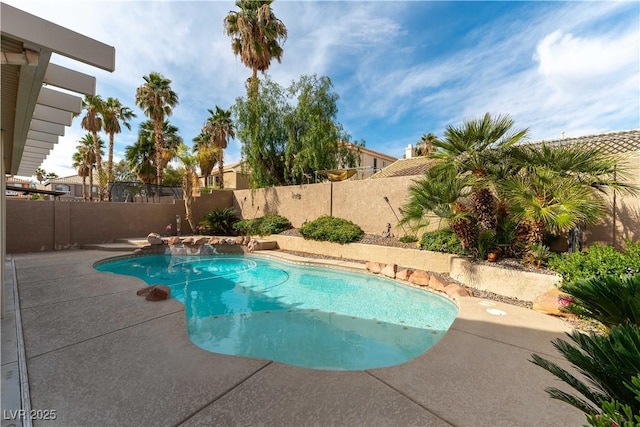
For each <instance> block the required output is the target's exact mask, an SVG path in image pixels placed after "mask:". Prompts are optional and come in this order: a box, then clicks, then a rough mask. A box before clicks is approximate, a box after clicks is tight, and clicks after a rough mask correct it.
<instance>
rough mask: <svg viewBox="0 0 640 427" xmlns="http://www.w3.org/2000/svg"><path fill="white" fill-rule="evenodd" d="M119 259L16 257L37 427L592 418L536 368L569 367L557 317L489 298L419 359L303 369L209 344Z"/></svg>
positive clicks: (468, 303)
mask: <svg viewBox="0 0 640 427" xmlns="http://www.w3.org/2000/svg"><path fill="white" fill-rule="evenodd" d="M129 253H130V252H129ZM119 254H121V253H119V252H103V251H96V250H67V251H58V252H45V253H37V254H19V255H12V256H11V257H10V261H9V263H8V264H10V265H8V266H7V270H6V274H7V276H9V277H7V279H9V280H8V281H7V283H8V285H7V294H6V295H5V297H6V298H7V301H8V302H11V301H12V300H11V298H12V297H13V294H12V291H13V289H12V288H13V286H11V285H12V284H15V285H17V290H18V292H19V309H20V312H19V318H21V324H22V329H23V333H24V353H25V355H26V367H27V370H28V388H29V393H30V404H31V409H32V410H34V411H35V410H39V411H45V410H55V414H56V419H55V420H47V421H44V420H34V421H33V424H34V425H36V426H38V425H43V426H55V425H59V426H143V425H154V426H196V425H278V426H301V425H350V426H356V425H357V426H359V425H376V426H378V425H379V426H400V425H406V426H408V425H443V426H444V425H456V426H557V425H563V426H570V425H582V424H584V422H585V417H584V415H583V414H582V413H581V412H579V411H577V410H576V409H574V408H572V407H570V406H569V405H566V404H563V403H560V402H558V401H555V400H552V399H550V398H549V397H548V395H547V394H546V393H545V392H544V388H545V387H547V386H551V385H553V386H561V384H560V383H559V381H557V380H555V378H554V377H553V376H551V375H550V374H549V373H547V372H546V371H544V370H543V369H541V368H539V367H537V366H535V365H533V364H532V363H530V362H529V361H528V359H529V358H530V356H531V353H533V352H535V353H539V354H543V355H544V356H545V357H547V358H550V359H552V360H554V361H556V362H557V363H559V364H560V365H562V366H566V362H565V361H564V359H562V358H560V357H559V356H558V353H557V352H556V351H555V349H554V348H553V347H552V345H551V343H550V341H551V340H552V339H554V338H556V337H559V336H562V335H563V333H564V332H565V331H568V326H567V325H566V324H565V323H564V322H563V321H561V320H559V319H557V318H553V317H550V316H546V315H543V314H541V313H538V312H534V311H531V310H527V309H523V308H520V307H515V306H511V305H506V304H502V303H498V302H491V304H495V305H493V306H492V307H491V308H496V309H499V310H502V311H504V312H505V313H506V314H505V315H502V316H497V315H492V314H490V313H489V312H487V308H488V307H487V306H486V305H484V304H480V303H481V302H482V301H481V300H479V299H476V298H463V299H461V301H460V313H459V316H458V318H457V319H456V321H455V322H454V324H453V325H452V327H451V329H450V330H449V332H448V333H447V334H446V335H445V337H444V338H443V339H442V340H441V341H440V342H439V343H438V344H436V346H435V347H433V348H432V349H431V350H429V351H428V352H427V353H425V354H423V355H422V356H420V357H418V358H417V359H415V360H413V361H410V362H408V363H405V364H403V365H398V366H394V367H390V368H383V369H374V370H367V371H357V372H339V371H320V370H310V369H303V368H298V367H291V366H287V365H284V364H280V363H276V362H271V361H268V360H258V359H249V358H243V357H233V356H226V355H220V354H215V353H209V352H206V351H204V350H202V349H200V348H198V347H196V346H195V345H194V344H192V343H191V341H190V340H189V337H188V335H187V332H186V322H185V308H184V306H183V305H182V304H181V303H179V302H178V301H176V300H168V301H162V302H155V303H151V302H148V301H145V300H144V299H143V298H140V297H137V296H136V294H135V292H136V290H138V289H140V288H141V287H143V286H144V283H143V282H142V281H140V280H138V279H135V278H132V277H126V276H117V275H109V274H104V273H100V272H97V271H95V270H94V269H93V268H92V265H93V263H94V262H96V261H98V260H100V259H104V258H107V257H112V256H116V255H119ZM14 266H15V269H14V268H13V267H14ZM14 271H15V276H14ZM10 293H11V294H10ZM12 308H13V307H12V306H11V305H9V304H8V313H7V316H6V318H5V319H4V320H3V323H2V332H3V333H2V340H3V343H2V344H3V345H2V394H3V395H2V402H3V409H4V410H5V411H4V414H5V416H4V417H3V421H2V426H8V425H11V424H12V423H13V424H16V425H20V424H19V423H17V422H16V421H15V420H7V419H6V417H7V413H8V410H10V409H13V410H15V409H18V408H17V407H16V406H15V405H17V404H19V402H20V400H19V389H18V385H19V384H20V381H19V380H18V379H17V366H18V362H19V361H18V353H19V351H17V348H18V345H19V340H13V341H12V340H11V334H10V332H11V328H12V327H13V326H14V325H15V322H13V323H12V322H11V320H12V319H15V316H14V315H15V313H14V312H13V311H12ZM9 371H11V372H12V375H11V376H9V375H8V374H7V372H9ZM23 384H24V383H23ZM11 392H13V397H11V395H10V393H11ZM16 393H17V394H16ZM9 405H14V406H13V407H11V406H9ZM25 425H27V424H25Z"/></svg>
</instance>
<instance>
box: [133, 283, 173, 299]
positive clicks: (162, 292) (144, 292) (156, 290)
mask: <svg viewBox="0 0 640 427" xmlns="http://www.w3.org/2000/svg"><path fill="white" fill-rule="evenodd" d="M136 295H138V296H141V297H144V298H145V299H146V300H147V301H163V300H166V299H169V298H171V289H170V288H169V287H168V286H165V285H151V286H147V287H146V288H142V289H139V290H138V291H137V292H136Z"/></svg>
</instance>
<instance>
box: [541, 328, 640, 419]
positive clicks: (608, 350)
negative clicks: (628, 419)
mask: <svg viewBox="0 0 640 427" xmlns="http://www.w3.org/2000/svg"><path fill="white" fill-rule="evenodd" d="M567 335H568V336H569V338H570V339H571V341H573V343H574V344H575V345H572V344H570V343H569V342H567V341H564V340H562V339H556V340H554V341H553V346H554V347H555V348H556V349H557V350H558V351H559V352H560V353H561V354H562V355H563V356H564V358H565V359H566V360H567V361H568V362H569V363H571V364H572V365H573V366H574V367H575V368H577V370H578V372H580V373H582V374H583V375H584V376H585V377H586V379H587V380H588V381H586V382H583V381H581V380H580V379H578V378H577V377H575V376H574V375H572V374H571V373H569V372H568V371H567V370H565V369H563V368H561V367H560V366H558V365H557V364H555V363H553V362H551V361H549V360H547V359H544V358H542V357H541V356H539V355H537V354H533V355H532V360H531V362H533V363H534V364H536V365H538V366H540V367H542V368H544V369H546V370H547V371H549V372H551V373H552V374H553V375H555V376H556V377H557V378H559V379H560V380H562V381H564V382H565V383H566V384H568V385H570V386H571V387H573V388H574V389H575V390H576V391H578V392H579V393H580V394H581V395H582V396H584V398H582V397H579V396H575V395H571V394H569V393H566V392H564V391H561V390H559V389H557V388H555V387H548V388H546V389H545V391H546V392H547V393H549V395H550V396H551V397H552V398H554V399H558V400H561V401H563V402H566V403H568V404H570V405H572V406H574V407H576V408H578V409H580V410H581V411H583V412H585V413H587V414H596V413H597V412H598V410H597V409H596V408H599V407H600V405H601V404H602V402H609V401H611V400H613V399H615V400H617V401H618V402H619V403H620V404H622V405H628V406H629V407H630V408H631V410H632V411H633V413H636V414H638V413H640V401H638V400H636V398H635V397H636V396H635V393H634V392H633V391H632V390H631V389H630V388H629V387H628V386H627V385H626V384H628V383H629V382H630V381H632V378H633V377H634V376H636V375H638V367H639V366H640V351H638V349H640V327H638V326H637V325H633V324H629V323H625V324H622V325H618V326H614V327H613V328H612V329H611V331H610V333H609V335H605V336H600V335H596V334H595V333H591V334H589V335H587V334H584V333H581V332H579V331H573V332H571V333H570V334H567ZM585 398H586V400H585Z"/></svg>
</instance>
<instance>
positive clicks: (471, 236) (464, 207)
mask: <svg viewBox="0 0 640 427" xmlns="http://www.w3.org/2000/svg"><path fill="white" fill-rule="evenodd" d="M475 181H476V178H475V177H474V176H473V175H469V174H467V175H460V174H458V173H457V170H456V169H455V168H453V167H448V168H444V167H443V168H432V169H429V170H427V172H426V173H425V175H424V176H423V177H422V178H420V179H418V180H415V181H414V182H413V184H412V185H411V186H410V187H409V200H408V201H407V203H406V204H405V205H404V206H403V207H402V208H401V209H400V212H401V214H402V219H401V220H400V223H401V224H412V223H414V224H415V223H417V224H425V223H428V218H427V217H426V216H427V214H428V213H429V212H431V213H433V214H435V215H436V216H437V217H439V218H441V219H442V220H444V221H445V222H446V223H447V224H448V225H449V227H451V230H452V231H453V232H454V233H455V234H456V236H458V238H459V239H460V243H461V244H462V247H463V249H466V250H470V251H472V252H473V251H475V249H476V246H477V240H478V227H477V223H476V218H475V216H474V215H473V214H472V212H471V211H472V208H471V202H470V195H471V192H470V189H471V187H472V186H473V184H474V182H475Z"/></svg>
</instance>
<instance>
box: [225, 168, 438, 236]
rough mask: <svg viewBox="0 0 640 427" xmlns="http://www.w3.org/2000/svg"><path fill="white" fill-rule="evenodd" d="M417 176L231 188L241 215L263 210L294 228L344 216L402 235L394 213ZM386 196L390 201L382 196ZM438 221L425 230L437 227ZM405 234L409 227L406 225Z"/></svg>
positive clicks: (369, 230)
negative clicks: (388, 227) (284, 219)
mask: <svg viewBox="0 0 640 427" xmlns="http://www.w3.org/2000/svg"><path fill="white" fill-rule="evenodd" d="M415 178H416V177H395V178H380V179H371V180H358V181H344V182H334V183H321V184H309V185H295V186H287V187H272V188H266V189H258V190H242V191H234V196H233V197H234V202H233V205H234V207H235V208H236V209H237V210H238V211H239V212H240V213H241V215H242V217H243V218H255V217H259V216H262V215H264V213H265V212H266V213H277V214H280V215H283V216H285V217H287V218H288V219H289V220H290V221H291V223H292V224H293V226H294V227H300V226H301V225H302V223H304V221H311V220H314V219H316V218H318V217H320V216H322V215H333V216H336V217H340V218H345V219H348V220H350V221H353V222H354V223H356V224H358V225H359V226H360V227H361V228H362V229H363V230H364V231H365V232H367V233H375V234H381V233H382V232H383V231H385V230H386V225H387V223H389V224H391V226H392V233H393V234H395V235H396V236H403V235H404V234H405V232H404V230H403V229H402V228H401V227H399V226H398V219H397V218H396V215H397V216H398V217H399V218H401V217H402V215H401V213H400V208H401V207H402V206H403V205H404V203H405V202H406V200H407V197H408V189H409V186H410V185H411V183H412V181H413V180H414V179H415ZM385 196H386V197H387V198H388V199H389V204H390V205H391V207H390V206H389V204H388V203H387V202H386V201H385V200H384V197H385ZM437 225H438V223H437V220H433V221H431V225H430V227H429V228H428V229H435V228H437ZM405 230H406V231H407V234H410V230H409V228H408V227H406V226H405Z"/></svg>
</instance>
